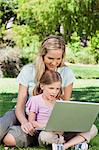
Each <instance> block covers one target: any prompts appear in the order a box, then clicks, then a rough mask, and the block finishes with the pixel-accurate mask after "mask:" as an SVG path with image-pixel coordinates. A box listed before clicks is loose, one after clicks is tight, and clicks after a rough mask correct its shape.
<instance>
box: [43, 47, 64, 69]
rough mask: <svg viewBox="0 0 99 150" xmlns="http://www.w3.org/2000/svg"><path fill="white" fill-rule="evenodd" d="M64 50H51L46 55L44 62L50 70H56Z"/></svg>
mask: <svg viewBox="0 0 99 150" xmlns="http://www.w3.org/2000/svg"><path fill="white" fill-rule="evenodd" d="M62 54H63V51H62V50H61V49H58V50H49V51H48V52H47V54H46V55H45V56H44V64H45V66H46V67H47V68H48V69H49V70H55V69H56V68H57V67H58V66H59V65H60V63H61V61H62Z"/></svg>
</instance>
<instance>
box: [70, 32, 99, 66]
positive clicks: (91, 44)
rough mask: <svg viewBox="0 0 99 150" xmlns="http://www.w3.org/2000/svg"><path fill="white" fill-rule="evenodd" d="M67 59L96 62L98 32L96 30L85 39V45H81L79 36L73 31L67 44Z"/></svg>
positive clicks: (73, 61)
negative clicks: (91, 35) (89, 37)
mask: <svg viewBox="0 0 99 150" xmlns="http://www.w3.org/2000/svg"><path fill="white" fill-rule="evenodd" d="M67 47H68V48H67V60H68V61H69V62H71V63H83V64H98V61H99V33H98V32H96V35H94V36H93V37H92V38H91V39H89V40H87V46H86V47H82V45H81V41H80V37H79V36H78V35H77V33H76V32H74V33H73V34H72V36H71V41H70V42H69V43H68V45H67Z"/></svg>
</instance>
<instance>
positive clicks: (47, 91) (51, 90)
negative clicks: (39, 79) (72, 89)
mask: <svg viewBox="0 0 99 150" xmlns="http://www.w3.org/2000/svg"><path fill="white" fill-rule="evenodd" d="M41 89H42V90H43V98H44V99H45V100H50V101H53V100H56V97H57V95H58V94H59V92H60V89H61V82H54V83H52V84H49V85H41Z"/></svg>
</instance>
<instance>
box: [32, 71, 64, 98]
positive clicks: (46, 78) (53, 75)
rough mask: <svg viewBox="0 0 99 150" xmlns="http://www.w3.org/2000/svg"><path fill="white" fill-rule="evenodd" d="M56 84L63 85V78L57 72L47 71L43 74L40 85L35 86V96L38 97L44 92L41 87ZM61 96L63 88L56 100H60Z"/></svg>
mask: <svg viewBox="0 0 99 150" xmlns="http://www.w3.org/2000/svg"><path fill="white" fill-rule="evenodd" d="M54 82H60V83H61V84H62V78H61V76H60V74H59V73H58V72H56V71H52V70H46V71H45V72H44V73H43V75H42V77H41V79H40V81H39V83H38V84H37V85H36V86H35V88H34V90H33V95H38V94H41V93H43V90H42V89H41V87H40V86H41V85H49V84H52V83H54ZM61 94H62V88H61V87H60V91H59V93H58V95H57V97H56V98H58V99H59V98H60V95H61Z"/></svg>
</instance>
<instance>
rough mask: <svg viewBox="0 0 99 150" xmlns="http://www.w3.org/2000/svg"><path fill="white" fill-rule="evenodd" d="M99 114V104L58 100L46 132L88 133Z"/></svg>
mask: <svg viewBox="0 0 99 150" xmlns="http://www.w3.org/2000/svg"><path fill="white" fill-rule="evenodd" d="M98 113H99V103H90V102H76V101H62V100H57V101H56V103H55V106H54V108H53V111H52V113H51V115H50V118H49V120H48V123H47V125H46V127H45V129H44V130H46V131H65V132H87V131H88V130H90V128H91V126H92V125H93V123H94V122H95V119H96V117H97V115H98Z"/></svg>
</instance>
